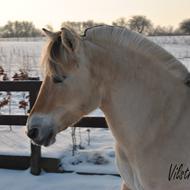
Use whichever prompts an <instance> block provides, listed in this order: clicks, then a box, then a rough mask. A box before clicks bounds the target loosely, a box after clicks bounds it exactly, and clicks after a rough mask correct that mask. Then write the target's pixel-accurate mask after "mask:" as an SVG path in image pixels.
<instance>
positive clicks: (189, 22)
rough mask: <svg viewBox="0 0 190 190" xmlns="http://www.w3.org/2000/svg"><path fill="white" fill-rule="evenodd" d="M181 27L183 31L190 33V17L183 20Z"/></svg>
mask: <svg viewBox="0 0 190 190" xmlns="http://www.w3.org/2000/svg"><path fill="white" fill-rule="evenodd" d="M179 28H180V30H181V31H182V32H183V33H185V34H190V19H186V20H184V21H182V22H181V23H180V27H179Z"/></svg>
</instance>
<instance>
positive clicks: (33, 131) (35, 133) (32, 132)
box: [27, 128, 38, 139]
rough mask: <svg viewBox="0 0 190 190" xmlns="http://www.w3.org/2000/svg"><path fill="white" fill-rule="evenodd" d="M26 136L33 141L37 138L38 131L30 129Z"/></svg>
mask: <svg viewBox="0 0 190 190" xmlns="http://www.w3.org/2000/svg"><path fill="white" fill-rule="evenodd" d="M27 135H28V137H29V138H31V139H35V138H36V137H37V136H38V129H37V128H33V129H30V130H29V131H28V134H27Z"/></svg>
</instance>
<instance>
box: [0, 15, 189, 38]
mask: <svg viewBox="0 0 190 190" xmlns="http://www.w3.org/2000/svg"><path fill="white" fill-rule="evenodd" d="M102 24H104V23H97V22H94V21H93V20H88V21H84V22H71V21H67V22H63V23H62V24H61V26H60V27H64V26H67V27H69V28H72V29H74V30H75V31H77V32H78V33H79V34H83V32H84V30H85V29H86V28H89V27H93V26H96V25H102ZM112 25H114V26H122V27H127V28H128V29H130V30H133V31H136V32H138V33H142V34H145V35H149V36H158V35H159V36H161V35H163V36H165V35H190V19H186V20H183V21H182V22H181V23H179V26H178V28H174V27H172V26H155V25H154V24H153V23H152V21H151V20H149V19H148V18H146V17H145V16H141V15H137V16H133V17H131V18H129V19H127V18H125V17H121V18H118V19H117V20H115V21H113V22H112ZM45 27H46V28H47V29H49V30H52V31H53V27H52V26H51V25H46V26H45ZM41 36H43V33H42V31H41V29H38V28H36V27H35V25H34V24H33V23H32V22H28V21H14V22H12V21H8V22H7V24H5V25H4V26H2V27H0V37H1V38H9V37H16V38H17V37H41Z"/></svg>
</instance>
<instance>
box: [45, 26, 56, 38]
mask: <svg viewBox="0 0 190 190" xmlns="http://www.w3.org/2000/svg"><path fill="white" fill-rule="evenodd" d="M42 30H43V31H44V33H45V35H46V36H47V37H48V38H50V39H51V40H54V39H56V38H57V36H58V33H54V32H51V31H49V30H47V29H45V28H42Z"/></svg>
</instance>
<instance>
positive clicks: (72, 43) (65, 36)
mask: <svg viewBox="0 0 190 190" xmlns="http://www.w3.org/2000/svg"><path fill="white" fill-rule="evenodd" d="M61 41H62V44H63V46H64V47H65V48H66V49H67V50H68V51H69V52H74V51H75V50H76V49H77V47H78V43H79V39H78V37H77V35H76V34H75V33H74V32H72V31H70V30H68V29H66V28H61Z"/></svg>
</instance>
